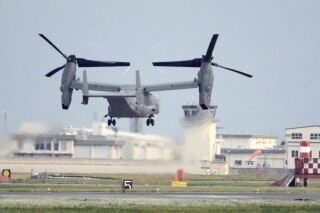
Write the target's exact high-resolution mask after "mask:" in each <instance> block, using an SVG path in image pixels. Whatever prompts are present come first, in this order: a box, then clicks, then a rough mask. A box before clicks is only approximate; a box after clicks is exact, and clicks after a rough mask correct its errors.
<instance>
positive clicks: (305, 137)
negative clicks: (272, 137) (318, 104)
mask: <svg viewBox="0 0 320 213" xmlns="http://www.w3.org/2000/svg"><path fill="white" fill-rule="evenodd" d="M285 133H286V138H285V142H286V150H287V154H286V155H287V156H286V158H287V164H288V168H289V169H294V159H295V158H297V157H299V156H300V153H299V148H300V141H309V142H310V150H311V152H310V156H311V158H320V126H316V125H315V126H304V127H295V128H287V129H286V130H285Z"/></svg>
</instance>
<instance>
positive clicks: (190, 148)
mask: <svg viewBox="0 0 320 213" xmlns="http://www.w3.org/2000/svg"><path fill="white" fill-rule="evenodd" d="M217 108H218V107H217V106H210V108H209V109H208V110H203V109H202V108H201V107H200V106H199V105H197V104H193V103H192V104H187V105H183V106H182V109H183V112H184V118H183V119H182V126H183V127H184V130H185V134H184V141H183V148H182V159H183V161H184V162H185V163H186V167H190V166H191V167H193V168H197V169H200V168H203V167H206V166H207V165H208V164H210V162H212V161H213V160H214V157H215V153H216V122H217V120H216V118H215V115H216V110H217Z"/></svg>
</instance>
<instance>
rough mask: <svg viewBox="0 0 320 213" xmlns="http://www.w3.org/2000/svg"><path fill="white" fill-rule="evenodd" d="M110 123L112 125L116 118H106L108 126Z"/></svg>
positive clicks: (114, 123)
mask: <svg viewBox="0 0 320 213" xmlns="http://www.w3.org/2000/svg"><path fill="white" fill-rule="evenodd" d="M111 125H113V126H115V125H116V120H115V119H112V118H110V119H108V126H111Z"/></svg>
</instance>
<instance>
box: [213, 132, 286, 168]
mask: <svg viewBox="0 0 320 213" xmlns="http://www.w3.org/2000/svg"><path fill="white" fill-rule="evenodd" d="M277 143H278V137H277V136H273V135H249V134H246V135H240V134H219V135H217V141H216V149H217V154H220V155H223V156H225V159H224V160H225V161H226V162H228V164H229V167H230V168H256V167H261V168H285V164H286V159H285V158H286V151H285V150H284V149H281V148H280V147H279V146H277ZM257 150H259V151H258V152H259V154H258V155H255V156H254V155H253V154H254V152H256V151H257Z"/></svg>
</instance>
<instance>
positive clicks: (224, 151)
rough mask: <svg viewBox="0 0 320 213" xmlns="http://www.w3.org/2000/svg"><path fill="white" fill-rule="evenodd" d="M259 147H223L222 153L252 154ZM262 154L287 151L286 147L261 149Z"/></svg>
mask: <svg viewBox="0 0 320 213" xmlns="http://www.w3.org/2000/svg"><path fill="white" fill-rule="evenodd" d="M256 150H257V149H236V148H230V149H229V148H223V149H221V153H224V154H229V153H230V154H252V153H253V152H254V151H256ZM260 150H261V152H262V154H265V153H266V154H270V153H278V154H280V153H285V152H286V150H285V149H260Z"/></svg>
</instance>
